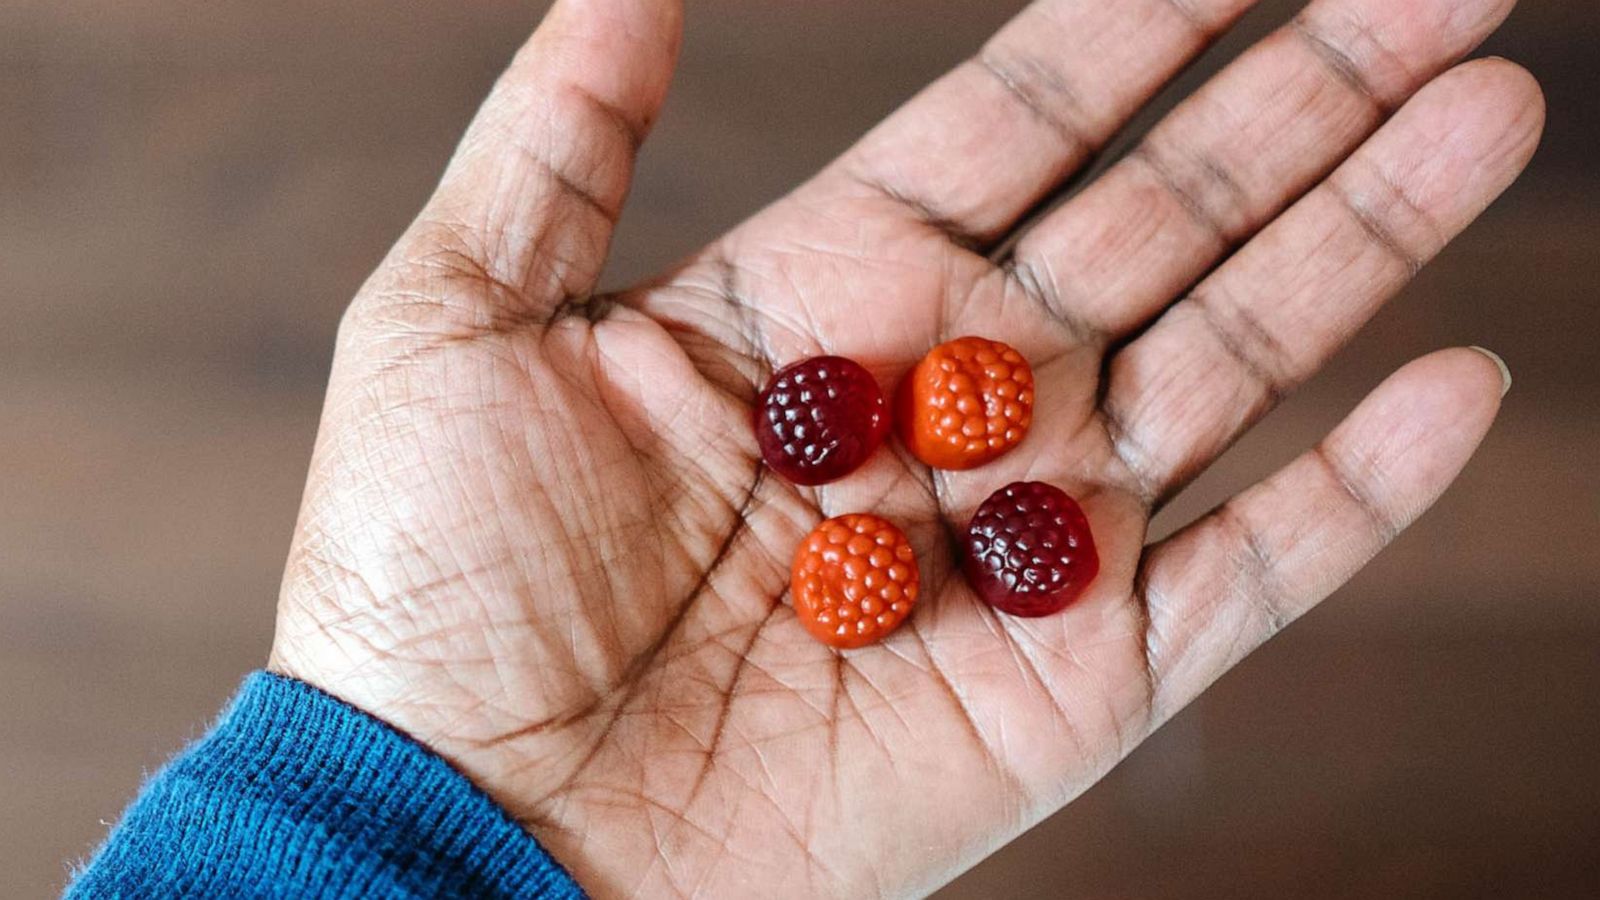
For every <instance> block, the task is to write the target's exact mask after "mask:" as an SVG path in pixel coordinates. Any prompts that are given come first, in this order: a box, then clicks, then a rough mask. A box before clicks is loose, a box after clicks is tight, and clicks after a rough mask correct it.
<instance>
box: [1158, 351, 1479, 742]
mask: <svg viewBox="0 0 1600 900" xmlns="http://www.w3.org/2000/svg"><path fill="white" fill-rule="evenodd" d="M1502 366H1503V364H1502V363H1500V362H1499V360H1498V359H1497V358H1494V357H1491V356H1489V355H1488V354H1486V353H1481V352H1476V351H1473V350H1465V349H1455V350H1446V351H1442V352H1439V353H1435V354H1432V355H1430V356H1427V357H1424V358H1423V359H1421V360H1418V361H1416V362H1413V363H1411V364H1410V365H1408V366H1406V367H1405V368H1403V369H1401V370H1400V371H1399V372H1398V373H1396V374H1395V375H1393V376H1391V377H1390V378H1389V379H1388V380H1387V381H1385V382H1384V383H1383V384H1382V385H1381V386H1380V387H1379V388H1378V389H1377V390H1376V391H1374V392H1373V393H1372V394H1371V395H1369V396H1368V397H1367V399H1366V400H1365V401H1364V402H1362V404H1361V405H1360V406H1359V407H1358V408H1357V409H1356V411H1355V412H1354V413H1352V414H1351V415H1350V417H1349V418H1347V419H1346V420H1345V421H1344V422H1343V424H1341V425H1340V426H1339V427H1338V428H1337V429H1335V430H1334V431H1333V433H1332V434H1330V435H1329V436H1328V437H1327V438H1326V439H1325V440H1323V442H1322V443H1321V444H1319V445H1318V446H1317V447H1316V448H1315V449H1313V450H1311V451H1310V452H1308V453H1306V454H1305V455H1303V456H1301V457H1300V458H1299V459H1297V460H1295V461H1294V462H1293V463H1291V464H1290V465H1289V466H1287V467H1286V468H1284V469H1282V470H1280V471H1279V472H1278V473H1277V474H1275V475H1273V476H1272V477H1270V478H1268V479H1267V480H1265V481H1263V482H1261V483H1259V484H1257V485H1255V486H1254V487H1252V488H1250V489H1248V490H1246V491H1244V492H1243V493H1241V494H1239V495H1237V496H1235V497H1234V498H1233V499H1231V500H1229V501H1228V502H1227V503H1225V504H1223V505H1222V506H1221V507H1219V508H1218V509H1216V510H1215V511H1213V512H1211V513H1210V514H1208V515H1206V516H1205V517H1204V518H1202V519H1200V520H1199V521H1197V522H1195V523H1194V524H1192V525H1190V526H1188V527H1187V528H1185V529H1183V530H1182V531H1180V532H1178V533H1177V534H1175V535H1173V536H1172V537H1170V538H1168V539H1167V540H1165V541H1162V542H1161V543H1159V544H1157V545H1155V546H1154V547H1153V548H1151V549H1150V550H1149V552H1148V553H1147V554H1146V558H1145V562H1144V564H1143V568H1142V571H1141V573H1140V575H1141V579H1140V580H1141V582H1142V584H1143V587H1144V597H1143V599H1144V602H1145V605H1146V610H1147V622H1148V628H1147V633H1146V652H1147V659H1148V661H1149V667H1150V672H1151V675H1152V681H1153V683H1154V685H1155V694H1156V700H1157V702H1156V704H1155V713H1156V716H1157V722H1159V721H1160V719H1162V718H1164V717H1165V716H1167V715H1170V714H1171V713H1173V712H1175V711H1176V710H1178V709H1179V708H1181V707H1182V706H1183V705H1184V704H1186V703H1188V702H1189V701H1190V700H1192V699H1193V698H1194V697H1195V695H1197V694H1199V693H1200V692H1201V691H1202V690H1204V689H1205V688H1206V686H1207V685H1209V684H1210V683H1211V682H1212V681H1214V680H1216V678H1217V677H1218V676H1220V675H1221V674H1222V673H1224V672H1226V671H1227V670H1228V669H1229V668H1230V667H1232V666H1233V665H1234V664H1235V663H1237V662H1238V661H1239V660H1240V659H1242V658H1243V657H1244V656H1245V655H1247V654H1248V653H1249V652H1250V651H1251V650H1253V649H1254V648H1255V647H1257V646H1259V645H1260V644H1261V643H1262V642H1264V641H1265V640H1267V639H1268V638H1270V637H1272V636H1273V635H1274V634H1276V633H1277V632H1278V631H1279V630H1281V629H1282V628H1283V627H1284V626H1286V625H1287V624H1288V623H1290V622H1292V621H1294V620H1295V619H1296V618H1298V617H1299V616H1300V615H1301V614H1303V613H1304V612H1306V611H1307V610H1309V609H1310V608H1311V607H1312V606H1315V605H1316V604H1317V603H1318V602H1319V601H1321V600H1322V599H1323V598H1324V597H1326V596H1327V595H1328V594H1330V593H1332V592H1333V591H1334V590H1335V589H1336V588H1338V587H1339V586H1340V585H1342V584H1343V583H1344V582H1345V581H1346V580H1348V579H1349V578H1350V577H1351V576H1352V575H1354V574H1355V573H1356V572H1357V571H1358V570H1360V569H1361V567H1362V566H1363V565H1365V564H1366V563H1367V561H1368V560H1370V559H1371V558H1372V557H1373V556H1374V555H1376V554H1377V552H1378V551H1379V550H1381V549H1382V548H1383V547H1384V546H1386V545H1387V544H1388V543H1389V542H1390V541H1392V540H1393V539H1394V538H1395V536H1396V535H1398V534H1399V533H1400V531H1401V530H1403V529H1404V528H1405V527H1406V526H1408V525H1410V524H1411V523H1412V522H1413V521H1415V520H1416V518H1417V517H1418V516H1419V515H1421V514H1422V513H1423V512H1424V511H1425V510H1426V509H1427V508H1428V507H1429V506H1430V505H1432V504H1433V502H1434V500H1436V499H1438V497H1439V495H1440V494H1441V493H1443V492H1444V489H1445V488H1446V487H1447V486H1448V485H1449V484H1450V482H1451V481H1452V480H1454V479H1455V477H1456V475H1457V473H1459V472H1460V471H1461V468H1462V467H1463V466H1464V465H1466V462H1467V459H1468V458H1469V457H1470V456H1471V455H1472V453H1473V451H1474V450H1475V449H1476V448H1477V446H1478V443H1479V442H1480V441H1481V440H1482V439H1483V436H1484V435H1485V434H1486V433H1487V432H1488V429H1489V426H1490V424H1491V423H1492V422H1493V420H1494V417H1495V414H1496V412H1497V411H1498V410H1499V407H1500V397H1501V394H1502V392H1503V391H1504V389H1505V387H1506V386H1507V385H1508V384H1509V380H1508V378H1509V376H1505V375H1504V374H1503V372H1504V370H1503V369H1502V368H1501V367H1502Z"/></svg>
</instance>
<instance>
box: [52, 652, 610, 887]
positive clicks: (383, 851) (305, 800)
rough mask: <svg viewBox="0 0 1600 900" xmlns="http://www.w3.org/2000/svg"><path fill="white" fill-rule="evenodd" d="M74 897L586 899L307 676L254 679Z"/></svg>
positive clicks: (433, 762)
mask: <svg viewBox="0 0 1600 900" xmlns="http://www.w3.org/2000/svg"><path fill="white" fill-rule="evenodd" d="M67 896H68V897H74V898H78V897H119V898H122V897H177V896H206V897H222V896H227V897H334V898H346V897H349V898H356V897H362V898H366V897H528V896H537V897H554V898H579V897H582V896H583V892H582V891H581V890H580V889H579V888H578V886H577V884H576V883H575V882H574V881H573V880H572V879H571V877H569V876H568V875H567V874H566V872H564V871H563V870H562V869H561V867H560V866H559V865H558V864H557V863H556V862H555V861H554V860H553V859H551V858H550V856H549V855H548V854H547V853H545V851H544V849H543V848H542V847H540V846H539V844H538V842H536V841H535V840H534V839H533V837H532V836H531V835H529V834H528V833H527V832H526V831H524V830H523V829H522V827H521V826H519V825H518V824H517V823H516V822H515V821H513V820H512V819H511V817H510V816H509V815H507V814H506V813H505V811H504V810H502V809H501V808H500V807H499V806H497V805H496V804H495V803H494V802H493V801H492V800H490V799H489V798H488V796H487V795H485V794H484V793H483V792H482V791H480V790H478V788H477V787H475V786H474V785H473V784H472V783H471V782H469V781H468V780H467V779H466V777H465V776H463V775H461V774H460V773H459V772H457V771H455V770H454V769H452V768H451V767H450V765H449V763H447V762H445V761H444V760H443V759H441V758H440V757H438V756H437V755H435V754H434V753H432V752H431V751H429V750H428V749H426V748H424V747H423V746H422V745H421V744H418V743H417V742H416V741H413V740H412V739H410V738H409V737H406V736H405V735H403V734H401V733H399V732H398V731H395V730H394V729H392V728H390V727H389V726H387V725H385V724H383V723H382V722H380V721H378V720H377V719H374V718H372V717H371V716H368V715H366V714H365V713H363V712H361V711H359V710H357V709H355V708H354V707H352V706H349V705H347V704H345V703H343V702H341V701H339V700H337V699H335V698H333V697H331V696H329V695H328V694H325V693H323V692H322V691H319V690H317V689H316V688H314V687H311V686H310V685H308V684H305V683H303V682H299V681H295V680H293V679H289V678H284V677H282V676H278V675H273V674H271V673H268V672H256V673H254V674H252V675H250V676H249V677H248V678H246V679H245V682H244V686H243V687H242V688H241V689H240V691H239V694H238V696H237V697H235V698H234V700H233V703H232V704H231V705H230V706H229V708H228V709H227V711H226V712H224V713H223V715H222V718H221V720H219V721H218V722H217V724H216V726H215V727H214V728H213V729H212V730H211V732H210V733H209V734H207V735H206V736H205V737H203V738H201V739H200V740H199V741H197V742H196V743H194V744H193V745H191V746H190V747H189V748H187V749H186V750H184V751H183V752H182V753H181V754H179V755H178V756H177V757H176V758H175V759H173V760H172V762H170V763H169V764H168V765H167V766H166V768H165V769H163V770H162V771H161V772H159V773H157V774H156V775H155V777H154V778H152V779H151V780H150V781H149V782H148V783H147V784H146V785H145V787H144V790H143V791H142V792H141V794H140V796H139V798H138V799H137V800H135V801H134V803H133V805H132V806H131V807H129V808H128V811H127V812H126V813H125V814H124V816H123V819H122V821H121V822H120V823H119V824H118V825H117V826H116V828H114V829H113V830H112V832H111V834H110V836H109V837H108V838H107V839H106V843H105V845H104V846H102V847H101V848H100V850H99V851H98V852H97V853H96V854H95V856H94V858H93V859H92V860H90V862H89V864H88V866H87V867H86V868H85V869H84V870H83V871H82V872H80V873H79V874H78V876H77V878H76V879H75V880H74V882H73V884H72V885H71V886H70V887H69V888H68V889H67Z"/></svg>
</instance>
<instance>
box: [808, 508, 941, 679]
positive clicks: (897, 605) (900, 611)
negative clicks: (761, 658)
mask: <svg viewBox="0 0 1600 900" xmlns="http://www.w3.org/2000/svg"><path fill="white" fill-rule="evenodd" d="M920 581H921V576H920V575H918V573H917V558H916V555H915V554H913V553H912V552H911V542H910V541H908V540H906V536H905V532H903V531H901V530H900V529H898V528H896V527H895V526H894V525H893V524H891V523H890V522H888V521H887V520H885V519H882V518H879V517H878V516H874V515H871V514H868V513H851V514H849V515H844V516H838V517H836V518H832V519H828V520H827V521H825V522H823V523H822V524H820V525H818V526H817V527H816V528H813V529H812V530H811V533H810V534H808V535H806V539H805V540H803V541H801V542H800V547H799V549H798V550H796V551H795V554H794V568H793V570H792V571H791V575H790V583H789V586H790V591H791V593H792V594H793V596H794V611H795V614H796V615H797V616H799V617H800V624H802V625H804V626H805V627H806V630H807V631H809V632H811V636H812V637H814V638H816V639H817V640H819V641H821V642H822V643H824V644H827V645H828V646H830V647H839V648H841V649H850V648H852V647H863V646H866V645H867V644H871V643H874V642H876V641H880V640H882V639H883V638H884V637H885V636H886V635H888V634H889V632H891V631H893V630H895V629H896V628H898V627H899V625H900V623H901V622H903V621H905V618H906V616H908V615H910V614H911V608H912V607H913V606H916V604H917V589H918V585H919V583H920Z"/></svg>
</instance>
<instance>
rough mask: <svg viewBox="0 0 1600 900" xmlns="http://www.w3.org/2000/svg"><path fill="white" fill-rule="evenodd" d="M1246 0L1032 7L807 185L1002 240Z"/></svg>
mask: <svg viewBox="0 0 1600 900" xmlns="http://www.w3.org/2000/svg"><path fill="white" fill-rule="evenodd" d="M1253 2H1254V0H1124V2H1118V3H1102V2H1093V0H1037V2H1035V3H1033V4H1032V5H1030V6H1029V7H1028V8H1027V9H1026V10H1024V11H1023V12H1022V13H1020V14H1019V15H1018V16H1017V17H1016V18H1015V19H1013V20H1012V21H1011V22H1010V23H1009V24H1007V25H1006V26H1005V27H1004V28H1003V29H1001V30H1000V32H999V33H997V34H996V35H995V36H994V37H993V38H992V39H991V40H990V41H989V43H988V44H986V45H985V46H984V47H983V49H982V50H981V51H980V52H979V53H978V54H977V55H976V56H974V57H973V58H972V59H970V60H968V61H966V62H965V63H963V64H962V65H960V66H959V67H957V68H956V69H955V70H954V71H952V72H950V73H949V74H947V75H946V76H944V77H943V78H941V79H940V80H939V81H937V82H935V83H934V84H932V85H931V86H929V87H928V88H927V89H926V90H924V91H923V92H922V93H921V94H920V95H918V96H917V97H916V98H914V99H912V100H911V101H910V102H909V103H907V104H906V105H905V106H904V107H903V108H901V109H900V110H899V111H898V112H896V113H895V114H894V115H892V116H890V117H889V118H888V119H887V120H885V121H884V122H883V124H882V125H880V126H879V127H878V128H876V129H874V130H873V131H872V132H871V133H870V134H868V135H867V136H866V137H865V138H863V139H862V141H861V142H860V143H859V144H858V145H857V146H856V147H854V148H853V149H851V150H850V151H849V152H847V153H846V154H845V155H844V156H843V157H842V158H841V159H840V160H838V161H837V162H836V163H835V164H834V165H833V166H831V167H830V168H829V169H827V170H826V171H824V172H823V174H822V175H821V176H819V178H818V179H817V181H816V182H814V183H813V184H812V185H811V186H810V187H809V188H808V190H811V191H814V192H817V193H820V194H821V195H823V196H825V197H827V198H830V199H833V198H836V197H838V196H840V195H843V196H846V197H850V198H856V199H859V200H861V201H864V202H865V203H867V204H869V205H871V206H874V207H878V208H882V209H885V210H887V211H889V212H891V213H893V214H895V215H898V216H901V217H904V218H909V219H914V220H920V221H922V222H924V223H926V224H928V225H930V226H932V227H936V228H939V229H942V230H944V231H946V232H947V233H949V234H950V235H951V236H952V238H953V239H955V240H956V241H957V242H958V243H962V244H967V245H983V244H987V243H990V242H992V241H994V240H996V239H997V238H998V237H999V236H1001V235H1002V234H1004V233H1005V232H1006V231H1007V230H1008V229H1009V228H1010V227H1011V226H1012V225H1013V224H1014V223H1015V222H1016V220H1017V219H1018V218H1019V217H1021V216H1022V215H1023V213H1024V212H1026V211H1027V210H1028V208H1029V207H1031V206H1032V205H1033V204H1034V203H1036V202H1038V201H1039V200H1040V199H1041V198H1043V197H1044V196H1045V195H1047V194H1048V193H1049V192H1050V191H1051V189H1052V188H1054V187H1055V186H1056V185H1057V184H1058V183H1059V182H1060V181H1061V180H1062V179H1063V178H1065V177H1066V176H1067V175H1068V174H1070V173H1071V172H1072V171H1074V170H1075V169H1077V168H1078V167H1079V166H1081V165H1082V164H1083V163H1084V162H1085V161H1086V160H1087V159H1088V158H1089V156H1090V155H1091V154H1092V153H1094V152H1095V151H1096V150H1097V149H1099V148H1100V147H1101V146H1102V145H1103V144H1105V142H1106V141H1107V140H1109V139H1110V137H1111V135H1112V134H1113V133H1114V132H1115V131H1116V130H1117V129H1118V128H1119V127H1121V125H1122V124H1123V123H1124V122H1126V121H1127V119H1128V118H1129V117H1130V116H1132V115H1133V113H1134V112H1135V111H1137V110H1138V109H1139V107H1141V106H1143V105H1144V103H1145V101H1146V100H1148V99H1149V98H1150V96H1151V95H1152V94H1154V93H1155V91H1156V90H1157V89H1158V88H1159V87H1160V86H1161V85H1162V84H1163V83H1164V82H1166V81H1167V79H1169V78H1171V77H1172V76H1173V75H1174V74H1175V73H1176V72H1177V71H1178V70H1179V69H1181V68H1182V67H1183V65H1184V64H1185V63H1187V62H1188V61H1189V60H1190V59H1192V58H1193V57H1194V56H1195V55H1196V54H1197V53H1199V51H1200V50H1201V49H1202V48H1203V47H1205V45H1206V44H1207V43H1209V42H1210V40H1211V39H1212V38H1214V37H1215V36H1216V35H1217V34H1219V33H1220V32H1222V31H1223V30H1224V29H1226V28H1227V26H1228V25H1230V24H1231V23H1232V22H1233V21H1234V19H1236V18H1237V17H1238V15H1239V14H1240V13H1241V12H1243V11H1244V10H1245V9H1246V8H1247V7H1249V6H1250V5H1251V4H1252V3H1253Z"/></svg>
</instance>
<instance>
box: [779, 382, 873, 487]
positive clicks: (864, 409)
mask: <svg viewBox="0 0 1600 900" xmlns="http://www.w3.org/2000/svg"><path fill="white" fill-rule="evenodd" d="M755 425H756V443H757V444H758V445H760V447H761V457H762V458H763V459H765V460H766V461H767V465H768V466H770V467H771V468H772V470H773V471H775V472H777V473H778V474H779V475H782V476H783V477H785V478H787V479H789V480H790V481H792V482H794V483H795V484H806V485H811V484H826V483H827V482H830V481H833V480H835V479H838V478H843V477H844V476H846V475H848V474H850V473H851V472H853V471H855V470H856V469H857V468H858V467H859V466H860V465H861V464H862V463H864V462H866V461H867V457H869V456H871V455H872V451H874V450H876V449H878V445H879V444H882V443H883V439H884V436H885V435H887V434H888V432H889V409H888V404H887V403H886V402H885V401H884V399H883V391H881V390H879V389H878V382H877V381H876V380H874V379H873V377H872V374H871V373H869V372H868V371H867V370H866V369H863V368H862V367H861V366H860V364H858V363H856V362H854V361H852V360H848V359H845V358H844V357H842V356H815V357H812V358H810V359H804V360H801V361H800V362H797V363H794V364H793V365H790V366H785V367H784V368H782V369H780V370H778V372H777V373H776V374H774V375H773V376H772V380H771V381H770V382H769V383H768V384H767V387H766V390H764V391H762V392H761V394H760V395H759V396H757V397H756V412H755Z"/></svg>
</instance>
